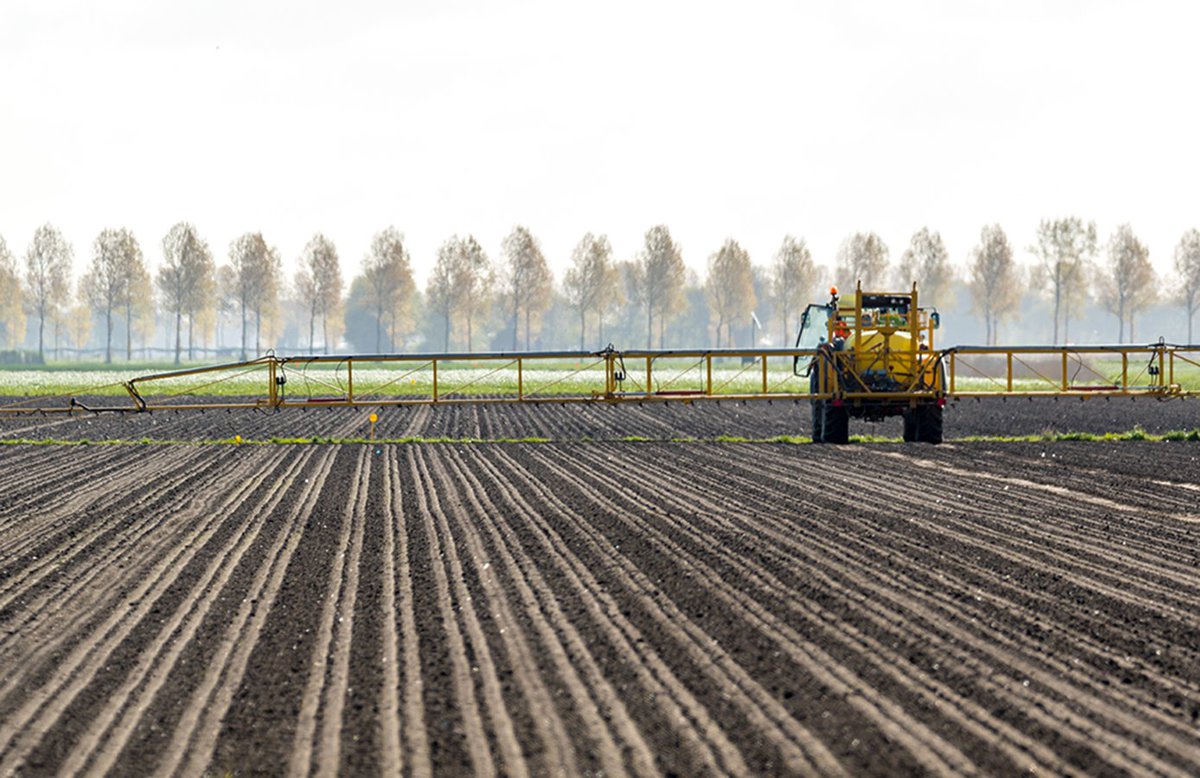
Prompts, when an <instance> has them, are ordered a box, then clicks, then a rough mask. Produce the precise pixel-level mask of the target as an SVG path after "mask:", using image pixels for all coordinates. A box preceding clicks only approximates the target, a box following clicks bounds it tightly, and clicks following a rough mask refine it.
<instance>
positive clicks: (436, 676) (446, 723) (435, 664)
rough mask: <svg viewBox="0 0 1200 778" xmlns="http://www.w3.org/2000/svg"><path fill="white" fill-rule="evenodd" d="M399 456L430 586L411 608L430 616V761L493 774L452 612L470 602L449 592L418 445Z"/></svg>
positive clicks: (468, 659) (426, 659)
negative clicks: (449, 695)
mask: <svg viewBox="0 0 1200 778" xmlns="http://www.w3.org/2000/svg"><path fill="white" fill-rule="evenodd" d="M404 454H405V463H406V465H407V467H406V469H407V470H408V473H409V480H410V483H411V484H413V487H414V489H413V491H414V495H415V497H414V501H415V503H416V508H417V514H418V516H419V517H420V520H421V528H420V531H421V535H420V538H421V540H422V541H423V545H424V546H425V552H426V556H425V557H424V558H423V559H420V560H415V561H414V565H413V567H414V569H416V570H421V569H425V570H428V573H429V575H430V577H431V578H432V582H431V583H432V587H428V586H426V587H422V588H423V589H425V590H426V591H424V592H423V594H424V595H425V596H424V597H422V600H423V602H424V603H425V604H426V606H427V607H426V608H422V607H421V606H420V605H417V606H416V607H417V610H418V612H423V613H428V614H430V617H431V618H430V619H429V620H424V621H425V623H424V624H422V625H420V626H419V628H424V634H428V635H430V637H431V639H430V640H428V641H422V642H423V644H424V645H425V646H426V652H425V655H424V656H423V657H422V660H423V661H422V675H423V676H424V677H425V678H426V683H425V685H424V687H423V695H422V699H423V700H424V701H425V707H426V710H428V711H430V712H431V714H432V716H433V719H432V721H433V722H434V723H435V724H436V730H435V731H434V732H433V733H431V742H430V746H431V751H432V754H433V757H434V759H435V760H437V761H438V762H439V763H441V764H445V765H449V766H450V769H451V770H453V771H457V772H462V773H465V772H473V773H474V774H475V775H494V774H496V773H497V772H498V771H497V767H496V764H495V761H494V759H493V754H492V746H491V744H490V742H489V737H488V735H487V733H486V732H485V731H484V714H483V712H482V711H481V710H480V704H479V694H478V693H477V691H476V688H475V686H476V684H475V679H474V673H475V672H477V670H476V668H475V667H474V666H473V665H472V655H471V654H469V653H468V649H467V640H466V639H465V638H464V637H463V628H461V627H460V626H459V622H458V618H457V616H456V615H455V613H456V611H461V610H464V609H465V608H469V607H470V604H469V603H463V602H461V601H460V600H458V599H456V598H455V597H454V596H453V595H452V594H451V588H450V574H449V573H448V571H447V570H446V562H445V557H446V550H445V548H444V547H443V545H442V543H443V540H442V538H441V537H439V534H438V532H437V530H436V529H435V524H436V523H437V519H436V518H435V516H434V512H435V511H436V510H437V507H436V504H437V494H436V489H437V485H436V484H434V483H431V482H430V479H429V476H428V473H426V472H425V468H424V466H423V464H422V463H421V461H420V457H419V454H418V450H417V449H414V448H408V447H406V448H405V450H404ZM446 682H449V683H450V684H451V685H452V687H453V689H454V695H453V705H452V706H451V705H448V704H447V703H448V702H449V701H448V700H445V699H444V698H443V696H442V693H441V692H442V690H441V689H440V688H438V687H439V686H440V685H441V684H442V683H446Z"/></svg>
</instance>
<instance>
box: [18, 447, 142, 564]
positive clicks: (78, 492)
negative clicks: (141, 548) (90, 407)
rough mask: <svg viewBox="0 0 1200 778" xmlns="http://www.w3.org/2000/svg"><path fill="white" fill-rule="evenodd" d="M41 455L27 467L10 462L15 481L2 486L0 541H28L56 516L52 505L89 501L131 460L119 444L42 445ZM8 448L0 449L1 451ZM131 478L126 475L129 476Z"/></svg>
mask: <svg viewBox="0 0 1200 778" xmlns="http://www.w3.org/2000/svg"><path fill="white" fill-rule="evenodd" d="M36 449H37V450H38V451H39V452H40V453H41V454H42V457H43V458H42V459H39V460H35V462H34V463H32V464H31V465H30V466H28V467H20V466H13V468H12V469H11V470H8V469H7V468H6V472H8V473H9V474H10V475H11V476H12V478H13V479H14V480H15V481H16V483H13V484H10V485H8V486H6V488H5V489H4V499H3V503H0V542H3V543H4V544H5V553H6V555H7V553H8V544H9V543H15V542H18V541H25V543H26V544H28V543H29V542H30V533H31V532H36V531H37V530H38V529H44V528H45V527H47V526H50V527H53V526H54V524H53V521H52V519H51V517H50V516H48V515H47V514H49V513H51V512H52V511H48V510H47V507H48V506H55V507H59V508H61V507H63V505H62V503H63V500H67V501H69V502H70V503H71V504H72V505H79V504H83V503H85V502H86V501H87V500H88V499H90V498H93V497H98V496H104V495H106V494H108V483H107V482H108V481H109V479H110V478H111V477H112V476H113V474H114V473H116V474H118V477H122V476H121V475H120V474H121V473H122V472H125V473H127V472H128V470H129V469H130V468H129V460H128V458H127V457H126V456H123V455H124V454H125V453H126V452H122V451H121V450H120V449H119V448H118V447H117V446H113V447H111V448H107V447H106V448H92V449H86V450H76V449H74V448H69V449H59V448H53V449H48V448H46V447H43V446H38V447H36ZM6 453H7V451H4V452H0V455H2V454H6ZM125 478H126V479H127V476H125Z"/></svg>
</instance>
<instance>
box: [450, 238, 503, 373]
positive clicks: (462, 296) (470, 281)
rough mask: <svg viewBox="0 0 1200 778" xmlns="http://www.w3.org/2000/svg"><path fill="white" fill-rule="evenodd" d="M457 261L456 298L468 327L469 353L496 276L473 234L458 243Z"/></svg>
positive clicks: (455, 273) (485, 311) (486, 307)
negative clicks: (474, 331) (475, 326)
mask: <svg viewBox="0 0 1200 778" xmlns="http://www.w3.org/2000/svg"><path fill="white" fill-rule="evenodd" d="M455 259H456V263H455V268H454V288H455V299H456V300H457V301H458V309H459V311H460V312H461V314H462V317H463V319H464V320H465V321H466V324H467V351H472V350H473V343H472V337H473V328H474V322H475V320H476V319H477V318H481V317H483V316H485V315H486V314H487V310H488V305H489V302H490V297H491V293H492V285H493V283H494V282H495V273H494V272H493V271H492V263H491V260H489V259H488V256H487V254H486V253H485V252H484V250H483V247H482V246H480V245H479V241H477V240H475V237H474V236H473V235H468V236H467V237H466V238H464V239H462V240H461V241H460V242H459V246H458V254H457V256H456V258H455Z"/></svg>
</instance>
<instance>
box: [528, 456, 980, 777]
mask: <svg viewBox="0 0 1200 778" xmlns="http://www.w3.org/2000/svg"><path fill="white" fill-rule="evenodd" d="M590 453H591V450H590V449H580V451H579V455H578V456H577V457H574V458H572V459H570V460H565V458H564V461H561V462H560V461H556V458H552V457H547V456H545V455H543V454H542V453H541V452H540V451H538V452H531V454H532V455H533V457H534V458H535V459H536V460H538V461H540V462H541V464H543V465H544V466H545V467H546V468H547V469H548V470H550V471H551V472H552V473H555V474H556V475H557V476H558V477H559V478H560V479H563V480H566V481H567V482H568V483H573V485H574V486H575V488H576V489H578V490H579V491H580V492H581V493H582V495H583V498H584V499H585V500H587V501H591V502H594V503H597V504H599V505H601V506H604V508H605V510H606V512H608V513H609V514H610V516H611V517H612V523H611V524H607V525H606V526H605V527H604V528H603V530H602V531H603V533H604V536H605V538H611V539H612V541H613V542H618V541H621V542H623V544H624V545H626V546H627V547H631V548H639V546H640V548H641V550H642V551H643V553H644V557H643V558H642V559H639V560H638V563H640V564H641V565H645V566H650V567H651V569H653V567H654V566H655V563H657V564H659V565H663V566H664V567H666V565H664V564H663V561H662V560H671V565H670V568H673V569H676V570H677V569H679V568H681V567H682V568H683V569H686V570H687V571H688V573H689V575H688V576H678V575H671V576H669V577H666V578H660V579H659V580H658V581H657V584H658V586H659V587H661V588H664V589H667V588H670V589H673V590H674V591H673V592H672V594H673V595H674V597H673V598H670V597H668V596H667V595H666V593H665V592H664V599H665V600H666V601H668V602H672V603H673V605H674V606H675V608H676V609H678V611H679V616H678V617H677V618H688V617H689V616H690V617H691V618H692V619H695V620H696V621H698V622H699V625H698V627H697V629H698V631H703V632H705V633H707V634H708V635H710V636H711V637H710V640H712V641H714V642H715V643H716V644H717V645H719V646H721V647H723V648H724V650H726V651H728V652H729V653H731V654H734V655H735V657H736V659H734V660H732V661H735V662H737V663H738V664H741V665H743V666H750V667H754V669H755V671H756V673H762V674H765V675H766V677H767V678H769V679H770V680H771V681H772V682H774V684H776V686H775V688H783V689H789V690H791V689H793V688H795V687H794V686H793V685H795V686H799V687H800V693H799V694H796V693H795V692H793V694H792V695H791V697H790V698H786V699H788V700H795V699H796V698H797V697H798V698H799V699H800V700H811V699H821V698H826V699H828V698H830V697H832V698H835V699H837V700H838V701H839V702H838V703H835V704H832V705H828V706H827V708H826V710H827V712H829V713H830V716H831V717H836V719H837V720H838V721H839V722H840V723H841V724H842V726H841V727H839V729H840V730H841V731H842V732H845V731H847V730H852V731H854V732H856V733H859V734H858V736H857V737H856V738H855V739H854V742H853V743H845V742H842V743H839V744H838V746H839V748H840V750H841V752H842V753H845V752H847V751H854V750H856V749H859V748H860V747H861V749H862V750H863V751H866V752H868V753H870V752H874V751H876V750H880V749H883V748H885V746H884V743H886V742H891V743H893V744H895V745H898V746H899V747H900V749H901V750H900V751H899V752H897V753H893V754H891V756H892V757H893V758H894V759H896V760H897V761H896V762H895V763H893V765H892V769H900V770H904V769H928V770H937V771H961V770H964V769H967V768H969V767H971V763H970V761H969V760H968V759H967V758H966V757H965V756H964V755H963V754H962V753H961V752H960V751H959V750H958V748H957V747H956V746H955V745H953V744H951V743H950V742H948V741H946V740H944V739H942V738H941V737H939V736H938V734H937V733H936V732H934V731H933V730H931V729H930V728H929V727H928V726H927V725H926V724H925V723H924V722H922V721H920V720H918V719H914V718H913V717H911V716H909V715H907V714H906V711H905V710H904V708H903V706H902V705H901V704H900V703H898V702H897V701H896V700H894V699H891V698H889V697H887V696H886V695H885V694H882V693H880V691H879V690H878V689H876V688H875V687H873V686H871V685H870V684H868V683H866V682H864V681H863V680H862V679H861V678H860V677H859V676H858V675H857V674H856V673H855V671H854V670H853V669H852V668H851V667H848V666H847V665H845V664H843V663H842V662H839V661H838V659H837V658H836V657H835V656H833V655H831V654H830V653H829V651H828V650H827V649H826V648H825V647H824V646H821V645H819V644H817V643H815V642H813V641H812V640H811V639H809V637H808V636H807V635H806V634H803V633H802V632H801V631H798V630H797V629H796V628H795V627H793V626H792V625H791V624H789V623H788V622H787V621H786V620H785V619H783V618H780V616H779V615H778V614H777V613H774V612H772V611H771V610H769V609H767V608H765V607H763V605H762V604H761V603H760V602H759V600H758V599H757V598H756V597H754V596H752V595H750V594H748V593H747V592H745V591H742V590H741V589H740V588H739V587H738V586H736V585H734V584H733V583H731V581H738V582H739V583H741V580H740V579H741V577H744V575H745V573H746V570H744V569H743V570H740V571H739V573H740V576H739V577H737V578H735V577H731V576H728V575H724V576H723V575H721V573H720V572H719V571H718V570H716V569H714V568H713V567H712V565H711V562H710V561H709V560H706V559H704V558H703V556H702V555H701V554H697V553H695V552H693V551H691V550H689V548H688V547H687V545H685V544H684V543H681V542H679V541H678V540H677V538H678V537H679V535H680V534H681V533H689V532H692V533H694V530H691V529H690V528H689V525H688V522H687V521H686V520H683V521H681V520H680V518H679V517H678V516H677V515H676V514H675V513H674V512H673V511H672V510H670V509H668V508H666V507H665V506H666V505H667V504H669V503H671V502H673V501H674V498H673V496H672V495H671V494H670V491H671V490H676V491H678V490H683V489H684V488H685V487H684V486H683V485H681V484H679V483H678V482H675V483H672V484H668V483H663V484H661V485H659V487H658V488H657V489H656V490H655V491H656V494H658V495H659V497H658V500H657V502H658V503H659V505H663V506H664V507H659V508H655V509H652V510H637V509H633V508H631V507H630V506H631V505H641V504H642V503H629V502H626V501H623V500H620V499H616V498H615V495H619V494H621V493H622V491H623V490H624V489H625V486H626V483H627V482H626V480H625V479H627V478H628V477H629V475H630V474H628V473H625V474H622V475H620V476H619V477H617V478H613V477H611V476H610V475H608V474H606V473H605V470H606V469H607V468H608V467H609V466H611V467H616V468H619V467H620V464H619V463H616V462H613V463H609V462H608V460H607V458H606V457H604V456H603V455H599V456H598V457H597V460H593V461H592V462H590V463H589V464H590V465H592V466H584V465H583V464H582V462H583V461H584V460H585V459H587V458H588V457H589V454H590ZM577 468H578V469H577ZM639 477H642V476H639ZM664 492H666V493H664ZM697 496H698V495H697ZM687 504H688V503H687V502H686V501H681V503H680V505H679V506H678V507H681V508H684V509H686V505H687ZM693 540H695V541H698V543H699V545H700V547H701V548H702V549H703V550H704V552H707V553H712V548H711V541H710V540H709V539H707V538H705V537H702V536H700V537H696V538H693ZM724 558H727V557H724V556H722V555H718V556H717V559H718V560H720V559H724ZM685 578H686V579H687V580H685ZM718 604H719V607H718ZM714 609H715V611H714ZM718 614H719V615H718ZM731 615H732V616H733V617H734V618H730V616H731ZM764 655H774V656H777V657H778V660H777V661H776V662H775V663H769V662H763V661H762V659H763V657H764ZM738 660H740V662H739V661H738ZM788 664H790V665H791V669H790V672H788V671H783V669H782V668H784V667H786V666H787V665H788ZM806 687H807V688H806ZM793 704H795V703H793ZM792 715H803V712H802V711H799V710H795V709H793V710H792ZM851 721H853V722H855V723H854V724H852V725H851V724H849V722H851ZM833 735H834V733H833V732H823V733H822V736H823V737H830V736H833ZM893 750H895V749H893Z"/></svg>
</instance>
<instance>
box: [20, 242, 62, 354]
mask: <svg viewBox="0 0 1200 778" xmlns="http://www.w3.org/2000/svg"><path fill="white" fill-rule="evenodd" d="M72 255H73V251H72V249H71V244H69V243H67V241H66V239H65V238H63V236H62V233H61V232H59V231H58V230H57V229H56V228H55V227H53V226H52V225H50V224H43V225H42V226H41V227H38V228H37V230H35V231H34V233H33V242H32V243H30V244H29V250H28V251H27V252H26V253H25V289H26V295H25V296H26V300H27V301H28V302H29V304H30V306H31V308H32V310H33V312H34V313H36V314H37V317H38V359H39V360H44V359H45V331H46V322H47V321H48V320H54V319H55V318H56V317H57V315H58V313H59V307H60V306H61V305H62V304H63V303H64V302H65V301H66V299H67V296H68V295H69V293H70V283H71V257H72ZM56 332H57V329H56Z"/></svg>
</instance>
